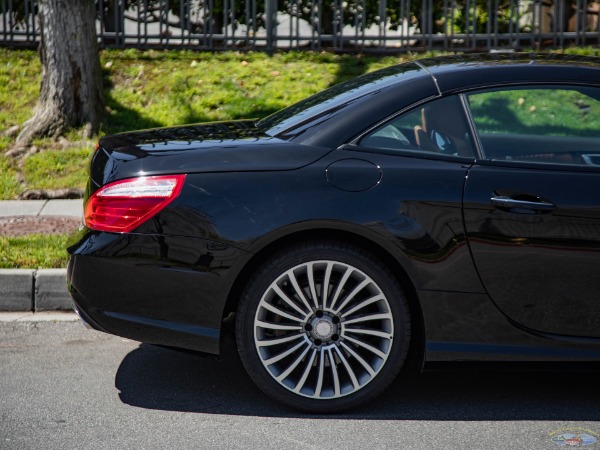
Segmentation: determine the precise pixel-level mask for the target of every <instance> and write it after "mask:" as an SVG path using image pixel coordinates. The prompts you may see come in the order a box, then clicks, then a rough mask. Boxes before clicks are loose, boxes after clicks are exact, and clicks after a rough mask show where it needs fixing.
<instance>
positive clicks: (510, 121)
mask: <svg viewBox="0 0 600 450" xmlns="http://www.w3.org/2000/svg"><path fill="white" fill-rule="evenodd" d="M512 89H514V88H512ZM469 103H470V105H471V110H472V113H473V118H474V119H475V123H476V125H477V129H478V130H479V131H480V132H483V133H509V134H511V133H518V134H529V135H539V136H567V135H575V136H590V137H595V136H597V135H598V130H599V129H600V102H599V101H598V100H596V99H594V98H591V97H588V96H587V95H585V94H584V93H582V92H577V91H567V90H557V89H523V90H508V91H504V92H491V93H484V94H475V95H470V96H469Z"/></svg>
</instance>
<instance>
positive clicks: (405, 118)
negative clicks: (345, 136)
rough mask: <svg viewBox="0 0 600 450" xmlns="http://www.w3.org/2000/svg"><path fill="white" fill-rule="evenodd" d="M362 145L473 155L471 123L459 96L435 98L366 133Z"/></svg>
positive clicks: (387, 148)
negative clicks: (469, 125)
mask: <svg viewBox="0 0 600 450" xmlns="http://www.w3.org/2000/svg"><path fill="white" fill-rule="evenodd" d="M359 145H360V146H362V147H369V148H377V149H384V150H398V151H414V152H420V153H434V154H446V155H455V156H468V157H473V155H474V152H473V145H472V140H471V136H470V134H469V127H468V123H467V120H466V118H465V115H464V110H463V107H462V104H461V101H460V99H459V98H458V97H456V96H452V97H446V98H442V99H439V100H434V101H432V102H429V103H427V104H425V105H423V106H420V107H418V108H416V109H413V110H411V111H409V112H407V113H405V114H402V115H400V116H399V117H396V118H394V119H392V120H390V121H389V122H387V123H385V124H384V125H382V126H380V127H379V128H377V129H376V130H375V131H372V132H371V133H369V134H367V135H366V136H364V137H363V138H362V139H361V140H360V142H359Z"/></svg>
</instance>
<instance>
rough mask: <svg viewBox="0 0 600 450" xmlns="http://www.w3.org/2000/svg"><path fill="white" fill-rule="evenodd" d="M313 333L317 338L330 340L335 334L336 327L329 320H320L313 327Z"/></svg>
mask: <svg viewBox="0 0 600 450" xmlns="http://www.w3.org/2000/svg"><path fill="white" fill-rule="evenodd" d="M313 331H314V335H315V337H316V338H319V339H330V338H331V336H333V333H334V332H335V325H334V324H333V323H332V322H331V321H329V320H327V319H320V320H318V321H317V323H315V325H314V326H313Z"/></svg>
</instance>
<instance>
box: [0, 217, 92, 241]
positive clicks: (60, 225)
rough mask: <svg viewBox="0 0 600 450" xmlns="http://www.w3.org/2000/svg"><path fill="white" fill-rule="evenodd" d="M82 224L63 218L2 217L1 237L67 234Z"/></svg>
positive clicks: (72, 218) (78, 220) (73, 218)
mask: <svg viewBox="0 0 600 450" xmlns="http://www.w3.org/2000/svg"><path fill="white" fill-rule="evenodd" d="M80 224H81V219H78V218H76V217H62V216H11V217H0V236H25V235H27V234H66V233H71V232H72V231H74V230H75V229H77V227H78V226H79V225H80Z"/></svg>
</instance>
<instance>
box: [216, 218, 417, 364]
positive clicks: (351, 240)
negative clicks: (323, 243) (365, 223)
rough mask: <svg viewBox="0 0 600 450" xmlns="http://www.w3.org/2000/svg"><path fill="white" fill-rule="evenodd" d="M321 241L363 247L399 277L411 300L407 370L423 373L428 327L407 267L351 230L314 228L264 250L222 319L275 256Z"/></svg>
mask: <svg viewBox="0 0 600 450" xmlns="http://www.w3.org/2000/svg"><path fill="white" fill-rule="evenodd" d="M318 240H327V241H335V242H341V243H346V244H351V245H354V246H356V247H359V248H361V249H363V250H365V251H368V252H370V253H372V254H373V255H374V256H375V257H376V258H377V259H379V260H380V261H381V262H382V263H383V264H385V265H386V266H387V267H389V268H390V270H391V271H392V272H393V273H394V274H395V276H396V277H397V279H398V281H399V282H400V284H401V286H402V288H403V289H404V290H405V293H406V296H407V300H408V305H409V308H410V315H411V327H412V330H413V332H412V336H411V343H410V347H409V352H408V357H407V360H406V363H405V369H406V370H407V371H410V372H414V371H417V372H419V371H421V370H422V367H423V364H424V361H425V326H424V321H423V312H422V310H421V305H420V303H419V299H418V295H417V290H416V287H415V285H414V284H413V282H412V281H411V279H410V276H409V275H408V272H407V270H406V268H405V266H404V265H403V264H401V262H400V261H399V260H398V258H396V257H395V256H394V255H393V254H392V253H391V252H389V251H388V250H387V249H386V248H385V247H384V246H383V245H382V244H381V243H379V242H377V241H375V240H373V239H369V238H368V237H365V236H364V235H362V234H357V233H353V232H351V231H348V230H342V229H333V228H314V229H308V230H302V231H296V232H292V233H289V234H286V235H284V236H278V237H277V238H275V239H273V240H271V241H270V242H269V243H267V244H266V245H264V246H262V247H261V248H260V250H259V251H257V252H256V253H255V254H254V256H253V257H252V258H251V259H250V260H249V261H248V262H247V263H246V264H245V265H244V267H243V268H242V269H241V271H240V272H239V274H238V276H237V277H236V280H235V282H234V283H233V286H232V288H231V289H230V291H229V294H228V296H227V300H226V303H225V307H224V309H223V316H222V318H223V319H225V318H226V317H227V316H229V315H230V314H231V313H235V311H236V310H237V306H238V304H239V301H240V297H241V295H242V292H243V290H244V288H245V286H246V285H247V284H248V282H249V281H250V279H251V277H252V274H253V273H254V272H255V271H256V270H257V268H258V267H260V265H261V264H263V263H264V262H265V261H266V260H267V259H268V258H269V257H270V256H271V255H273V254H275V253H276V252H278V251H280V250H281V249H283V248H285V247H288V246H291V245H294V244H296V243H300V242H307V241H318ZM403 372H404V369H403Z"/></svg>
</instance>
